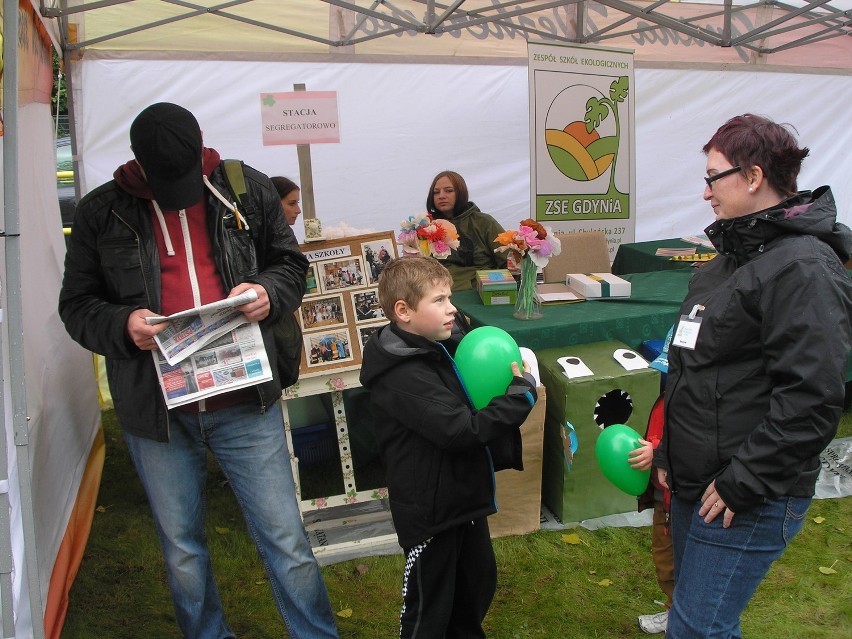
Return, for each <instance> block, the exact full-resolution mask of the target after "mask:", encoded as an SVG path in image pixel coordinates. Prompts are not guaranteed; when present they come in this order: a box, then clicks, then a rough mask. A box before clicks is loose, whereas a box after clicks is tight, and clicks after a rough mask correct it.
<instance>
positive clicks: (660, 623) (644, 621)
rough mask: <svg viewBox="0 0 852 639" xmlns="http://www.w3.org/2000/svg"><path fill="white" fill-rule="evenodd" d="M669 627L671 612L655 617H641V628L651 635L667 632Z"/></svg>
mask: <svg viewBox="0 0 852 639" xmlns="http://www.w3.org/2000/svg"><path fill="white" fill-rule="evenodd" d="M668 625H669V611H668V610H666V611H665V612H658V613H657V614H655V615H639V628H640V629H641V630H642V632H647V633H648V634H649V635H654V634H657V633H658V632H665V631H666V626H668Z"/></svg>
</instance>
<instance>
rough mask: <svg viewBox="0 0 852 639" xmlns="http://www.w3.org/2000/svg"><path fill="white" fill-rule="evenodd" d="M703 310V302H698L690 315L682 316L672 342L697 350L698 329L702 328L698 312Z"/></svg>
mask: <svg viewBox="0 0 852 639" xmlns="http://www.w3.org/2000/svg"><path fill="white" fill-rule="evenodd" d="M703 310H704V307H703V306H701V304H696V305H695V306H693V307H692V310H691V311H690V312H689V315H681V316H680V322H679V323H678V325H677V330H676V331H675V333H674V336H673V337H672V344H674V345H675V346H680V347H681V348H688V349H689V350H691V351H692V350H695V343H696V342H697V341H698V331H699V330H700V329H701V318H700V317H698V313H699V312H700V311H703Z"/></svg>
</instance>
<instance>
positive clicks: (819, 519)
mask: <svg viewBox="0 0 852 639" xmlns="http://www.w3.org/2000/svg"><path fill="white" fill-rule="evenodd" d="M824 521H825V517H814V523H815V524H821V523H823V522H824Z"/></svg>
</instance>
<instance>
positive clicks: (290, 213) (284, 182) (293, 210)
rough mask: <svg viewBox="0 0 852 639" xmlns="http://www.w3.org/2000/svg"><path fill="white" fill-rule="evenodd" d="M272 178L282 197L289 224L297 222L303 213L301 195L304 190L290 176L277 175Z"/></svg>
mask: <svg viewBox="0 0 852 639" xmlns="http://www.w3.org/2000/svg"><path fill="white" fill-rule="evenodd" d="M270 179H271V180H272V186H274V187H275V190H276V191H278V197H280V198H281V208H282V209H284V217H285V218H286V220H287V224H289V225H290V226H293V225H294V224H295V223H296V219H297V218H298V217H299V215H300V214H301V213H302V209H301V208H299V196H300V195H301V194H302V191H301V189H300V188H299V185H298V184H296V183H295V182H294V181H293V180H291V179H290V178H286V177H283V176H281V175H276V176H275V177H273V178H270Z"/></svg>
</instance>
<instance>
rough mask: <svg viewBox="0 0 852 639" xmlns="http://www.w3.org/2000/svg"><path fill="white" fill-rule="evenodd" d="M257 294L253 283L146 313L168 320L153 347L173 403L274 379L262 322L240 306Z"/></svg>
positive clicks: (153, 319) (168, 403) (162, 381)
mask: <svg viewBox="0 0 852 639" xmlns="http://www.w3.org/2000/svg"><path fill="white" fill-rule="evenodd" d="M256 299H257V293H256V292H255V290H254V289H248V290H246V291H245V292H243V293H241V294H240V295H235V296H234V297H229V298H226V299H223V300H219V301H218V302H213V303H211V304H205V305H204V306H199V307H198V308H191V309H188V310H185V311H181V312H179V313H173V314H172V315H169V316H168V317H163V316H159V315H158V316H152V317H146V318H145V321H146V322H147V323H148V324H161V323H163V322H168V326H167V327H166V328H165V329H163V330H162V331H160V333H158V334H157V335H155V336H154V340H155V341H156V342H157V346H158V347H159V348H158V349H157V350H155V351H152V355H153V357H154V365H155V366H156V368H157V376H158V378H159V381H160V387H161V389H162V391H163V397H165V400H166V406H167V407H168V408H174V407H175V406H181V405H182V404H188V403H189V402H194V401H198V400H200V399H204V398H206V397H211V396H213V395H218V394H219V393H224V392H228V391H232V390H236V389H238V388H242V387H244V386H254V385H255V384H259V383H260V382H265V381H268V380H270V379H272V369H271V368H270V365H269V357H268V356H267V354H266V348H265V347H264V345H263V335H262V334H261V331H260V325H259V324H258V323H257V322H247V321H246V317H245V315H243V314H242V313H241V312H239V311H237V310H235V307H237V306H242V305H243V304H247V303H248V302H252V301H254V300H256Z"/></svg>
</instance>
